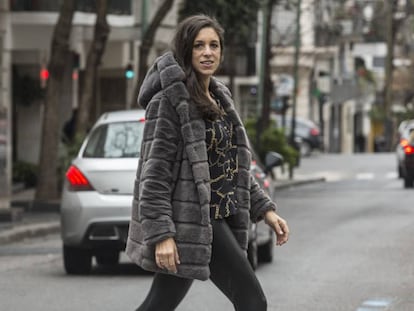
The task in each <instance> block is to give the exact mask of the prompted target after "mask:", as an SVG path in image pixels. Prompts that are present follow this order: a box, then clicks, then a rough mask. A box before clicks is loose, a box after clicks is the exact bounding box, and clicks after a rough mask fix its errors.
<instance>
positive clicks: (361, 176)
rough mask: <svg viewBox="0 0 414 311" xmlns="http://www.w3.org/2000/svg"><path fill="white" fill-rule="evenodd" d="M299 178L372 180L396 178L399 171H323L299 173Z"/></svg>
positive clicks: (330, 180) (328, 180) (331, 180)
mask: <svg viewBox="0 0 414 311" xmlns="http://www.w3.org/2000/svg"><path fill="white" fill-rule="evenodd" d="M296 176H297V177H298V179H306V178H324V179H325V181H327V182H335V181H341V180H357V181H370V180H396V179H398V174H397V172H391V171H390V172H380V173H376V172H360V173H355V172H341V171H323V172H318V173H315V174H306V175H305V174H303V175H301V174H297V175H296Z"/></svg>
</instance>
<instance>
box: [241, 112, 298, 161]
mask: <svg viewBox="0 0 414 311" xmlns="http://www.w3.org/2000/svg"><path fill="white" fill-rule="evenodd" d="M273 122H274V121H271V122H270V125H269V127H267V128H266V129H264V130H263V132H262V134H261V135H260V137H259V143H257V137H256V136H257V131H256V128H257V127H256V125H257V121H256V120H255V119H249V120H247V121H246V122H245V127H246V131H247V135H248V136H249V139H250V142H251V143H252V144H253V146H254V147H255V149H256V152H257V154H258V155H259V157H260V160H261V161H262V162H263V161H264V158H265V156H266V153H267V152H269V151H275V152H278V153H280V154H281V155H282V156H283V158H284V160H285V162H286V163H288V165H289V169H293V167H294V166H296V164H297V163H298V157H299V153H298V151H297V150H295V149H294V148H293V147H292V146H290V145H289V143H288V141H287V139H286V135H285V133H284V130H283V129H280V128H277V127H276V126H275V125H274V124H273Z"/></svg>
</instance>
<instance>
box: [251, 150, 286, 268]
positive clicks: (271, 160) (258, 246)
mask: <svg viewBox="0 0 414 311" xmlns="http://www.w3.org/2000/svg"><path fill="white" fill-rule="evenodd" d="M257 159H258V158H257V156H255V155H253V161H252V163H251V166H250V171H251V174H252V175H253V177H254V178H255V179H256V181H257V182H258V184H259V185H260V187H261V188H262V189H263V190H264V191H265V192H266V193H267V194H268V195H269V196H270V197H272V195H273V189H272V187H271V180H270V178H269V177H268V172H269V171H270V170H271V169H272V168H273V167H275V166H279V165H281V164H282V163H283V157H282V156H281V155H280V154H278V153H276V152H269V153H268V154H267V156H266V164H265V166H264V165H263V164H262V163H261V162H260V161H259V160H257ZM274 245H275V239H274V233H273V230H272V229H271V228H270V227H269V226H268V225H266V224H265V223H264V221H261V222H259V223H257V224H254V223H251V226H250V231H249V245H248V249H247V258H248V259H249V262H250V264H251V266H252V268H253V269H254V270H255V269H256V268H257V266H258V263H259V262H272V260H273V251H274Z"/></svg>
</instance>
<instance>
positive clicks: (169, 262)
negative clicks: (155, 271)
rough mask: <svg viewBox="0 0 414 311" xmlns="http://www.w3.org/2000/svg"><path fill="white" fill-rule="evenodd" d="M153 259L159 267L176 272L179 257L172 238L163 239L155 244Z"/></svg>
mask: <svg viewBox="0 0 414 311" xmlns="http://www.w3.org/2000/svg"><path fill="white" fill-rule="evenodd" d="M155 261H156V263H157V266H158V267H160V268H161V269H167V270H168V271H171V272H174V273H177V265H179V264H180V258H179V257H178V251H177V245H176V244H175V241H174V239H173V238H168V239H165V240H164V241H161V242H159V243H157V244H156V245H155Z"/></svg>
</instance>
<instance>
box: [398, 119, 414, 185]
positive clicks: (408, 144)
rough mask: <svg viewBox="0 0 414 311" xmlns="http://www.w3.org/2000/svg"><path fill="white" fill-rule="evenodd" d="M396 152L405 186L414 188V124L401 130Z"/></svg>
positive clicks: (399, 171) (399, 172) (399, 173)
mask: <svg viewBox="0 0 414 311" xmlns="http://www.w3.org/2000/svg"><path fill="white" fill-rule="evenodd" d="M396 154H397V168H398V175H399V176H400V177H401V178H403V179H404V187H405V188H412V187H413V182H414V124H412V125H410V126H407V127H405V129H404V130H402V131H401V136H400V142H399V144H398V145H397V147H396Z"/></svg>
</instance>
